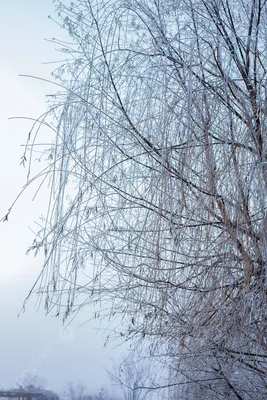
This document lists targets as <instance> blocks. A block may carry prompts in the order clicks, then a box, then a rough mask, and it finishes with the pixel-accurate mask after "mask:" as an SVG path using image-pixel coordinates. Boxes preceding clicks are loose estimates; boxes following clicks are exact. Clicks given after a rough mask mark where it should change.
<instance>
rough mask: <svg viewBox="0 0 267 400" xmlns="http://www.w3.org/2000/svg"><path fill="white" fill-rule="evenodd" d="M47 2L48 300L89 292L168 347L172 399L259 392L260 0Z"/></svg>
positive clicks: (263, 23)
mask: <svg viewBox="0 0 267 400" xmlns="http://www.w3.org/2000/svg"><path fill="white" fill-rule="evenodd" d="M55 3H56V8H57V11H58V15H59V18H60V21H61V23H62V27H63V28H64V29H65V30H67V31H68V32H69V35H70V37H71V39H72V41H71V44H68V45H67V44H66V45H65V46H64V52H65V53H67V55H68V60H67V61H66V62H65V64H64V65H62V66H61V67H60V68H59V69H58V70H57V71H56V72H55V73H54V75H55V77H56V78H57V83H58V85H60V87H61V89H60V92H59V93H57V95H56V99H55V103H54V104H53V105H52V106H51V110H50V111H51V113H53V114H54V117H55V120H56V121H57V127H56V137H55V143H54V146H53V147H52V148H51V149H50V150H49V151H50V164H49V169H48V172H47V177H49V178H50V183H51V197H50V202H49V206H48V212H47V217H46V219H45V220H44V226H43V227H42V229H41V230H40V232H39V233H38V234H37V237H36V239H35V241H34V243H33V245H32V247H31V249H32V250H34V251H35V250H39V249H41V248H43V249H44V253H45V263H44V266H43V272H42V274H41V276H40V280H39V282H40V287H39V288H38V289H37V290H39V291H40V290H41V292H42V293H43V294H44V295H45V307H46V309H47V311H49V312H50V311H53V312H54V313H55V314H56V315H62V316H63V318H64V319H65V318H67V317H68V316H70V315H71V314H73V313H74V314H75V313H77V312H79V311H80V310H81V308H83V307H86V306H87V305H88V304H97V303H98V304H101V312H102V313H106V314H107V315H109V316H110V317H111V318H113V319H114V321H117V320H118V318H119V321H120V323H119V327H118V328H116V329H115V328H114V330H116V333H117V334H118V335H121V336H122V337H123V338H125V339H127V340H128V339H132V340H134V343H136V344H138V343H142V342H144V341H146V343H149V346H150V348H151V353H152V354H157V355H158V356H160V355H161V354H162V356H163V355H164V356H166V354H167V357H168V358H169V359H170V365H171V366H172V368H173V372H172V373H171V376H172V377H173V381H171V382H170V386H172V385H177V386H178V387H179V388H181V389H179V396H180V397H179V398H180V399H182V398H193V397H187V396H189V395H187V394H186V393H191V396H198V397H199V398H201V396H203V398H205V399H208V398H212V399H214V398H218V399H221V398H239V399H262V398H263V396H264V395H266V393H267V386H266V357H267V348H266V346H267V343H266V328H267V324H266V257H267V254H266V251H267V244H266V240H267V238H266V228H267V225H266V224H267V219H266V205H267V204H266V188H267V158H266V154H267V153H266V152H267V138H266V127H267V124H266V116H267V92H266V79H267V76H266V68H267V58H266V57H267V49H266V39H267V30H266V27H267V5H266V1H263V0H179V1H178V0H175V1H174V0H168V1H167V0H162V1H161V0H140V1H137V0H117V1H112V0H110V1H107V0H104V1H97V0H91V1H89V0H88V1H86V0H76V1H75V2H73V3H70V5H64V4H62V3H61V2H60V1H56V2H55ZM100 302H101V303H100ZM104 310H105V311H104ZM101 312H100V315H101ZM96 315H97V316H98V313H96ZM114 325H115V323H114ZM154 387H157V385H156V384H155V385H154ZM182 388H184V389H182ZM182 396H184V397H182Z"/></svg>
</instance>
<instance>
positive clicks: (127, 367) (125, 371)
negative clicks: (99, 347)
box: [108, 357, 150, 400]
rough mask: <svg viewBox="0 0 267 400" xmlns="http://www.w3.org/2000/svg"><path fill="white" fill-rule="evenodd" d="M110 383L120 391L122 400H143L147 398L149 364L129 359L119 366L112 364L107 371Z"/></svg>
mask: <svg viewBox="0 0 267 400" xmlns="http://www.w3.org/2000/svg"><path fill="white" fill-rule="evenodd" d="M108 374H109V377H110V378H111V381H112V382H113V383H114V384H115V385H116V386H118V387H119V388H120V389H121V392H122V394H123V399H124V400H145V399H148V398H149V389H147V390H144V389H145V388H147V387H148V386H149V381H150V369H149V363H147V362H146V363H144V362H143V361H142V360H141V361H140V360H138V359H137V360H136V359H134V358H133V357H129V358H127V359H126V360H124V361H123V362H121V363H120V364H116V363H114V366H113V371H108Z"/></svg>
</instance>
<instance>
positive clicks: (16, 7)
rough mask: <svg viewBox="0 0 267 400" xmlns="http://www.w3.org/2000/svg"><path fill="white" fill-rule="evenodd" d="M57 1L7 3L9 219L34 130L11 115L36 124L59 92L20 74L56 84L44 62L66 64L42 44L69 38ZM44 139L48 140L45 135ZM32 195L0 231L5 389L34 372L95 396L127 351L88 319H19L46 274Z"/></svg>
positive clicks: (4, 167) (1, 205)
mask: <svg viewBox="0 0 267 400" xmlns="http://www.w3.org/2000/svg"><path fill="white" fill-rule="evenodd" d="M53 7H54V6H53V4H52V0H10V1H5V2H4V1H2V2H1V13H0V35H1V57H0V70H1V73H0V84H1V86H0V87H1V100H0V101H1V107H0V132H1V133H0V135H1V147H0V171H1V173H0V188H1V198H0V214H1V217H2V216H3V215H4V214H5V213H6V211H7V209H8V208H9V206H10V204H11V203H12V201H13V200H14V198H15V196H16V195H17V194H18V192H19V191H20V189H21V187H22V186H23V184H24V183H25V181H26V170H25V169H23V168H22V167H20V166H19V162H20V157H21V155H22V147H20V145H21V144H23V143H25V142H26V138H27V134H28V131H29V127H30V125H29V123H27V122H25V121H23V120H11V121H8V118H9V117H12V116H29V117H37V116H38V115H40V114H41V113H42V112H44V111H45V110H46V104H45V97H44V96H45V94H47V93H51V92H53V90H54V89H53V87H52V86H51V85H49V84H47V83H43V82H41V81H35V80H30V79H26V78H22V77H19V76H18V75H19V74H30V75H37V76H40V77H44V78H49V77H50V72H51V70H52V69H53V68H54V65H44V64H42V62H47V61H54V60H58V59H60V57H62V55H60V54H58V53H56V52H55V50H54V48H55V47H56V46H55V45H53V44H51V43H48V42H46V41H44V38H48V39H50V38H52V37H58V38H64V37H65V38H66V36H64V32H63V31H61V30H60V29H59V28H58V27H57V26H56V25H55V24H54V23H53V22H52V21H51V20H50V19H48V18H47V16H48V15H49V14H53ZM44 134H45V133H44ZM32 195H33V191H31V190H30V191H28V192H26V193H25V194H24V195H23V196H22V197H21V199H20V201H19V202H18V203H17V205H16V207H15V208H14V210H13V212H12V214H11V216H10V219H9V222H8V223H4V224H3V223H2V224H1V225H0V248H1V263H0V321H1V333H0V354H1V364H0V387H4V388H6V389H8V388H10V387H12V386H13V387H14V386H15V384H16V381H17V380H18V378H19V376H21V375H22V374H23V373H25V372H26V371H29V372H32V373H33V375H38V376H41V377H43V378H45V380H46V381H47V387H48V388H51V389H56V390H58V389H59V390H60V389H62V388H63V386H64V385H65V383H66V382H67V381H68V380H82V381H84V383H85V384H86V385H87V386H88V387H89V388H91V389H92V390H97V389H99V388H100V387H101V386H102V385H103V384H108V379H107V377H106V374H105V372H104V370H103V368H102V367H103V366H107V367H109V366H110V361H109V360H110V357H118V358H119V352H121V351H122V350H121V349H119V350H118V349H117V350H112V349H111V348H109V349H108V350H106V349H105V348H104V346H103V345H104V339H103V337H102V335H101V333H100V334H98V335H97V334H96V330H95V329H94V327H95V324H94V323H90V324H88V325H86V326H84V327H82V328H77V325H78V324H79V322H81V321H82V320H83V319H84V318H86V317H87V316H88V315H89V314H90V312H91V311H90V310H88V312H87V315H85V314H84V315H81V316H80V320H79V321H77V322H76V323H74V324H73V325H72V326H71V330H70V331H69V332H67V333H66V334H65V333H62V331H61V323H60V321H58V320H51V319H50V318H49V317H45V316H44V313H43V311H42V310H40V311H39V312H37V311H36V310H34V308H33V307H32V306H29V307H28V309H27V310H26V313H25V314H23V315H21V316H20V318H17V313H18V312H19V310H20V308H21V305H22V301H23V299H24V297H25V296H26V295H27V291H28V290H29V288H30V286H31V284H32V283H33V281H34V278H35V277H36V276H37V274H38V271H39V269H40V259H38V258H36V259H35V258H33V257H32V256H25V252H26V250H27V247H28V246H29V245H30V244H31V241H32V239H33V234H32V233H31V231H30V229H29V227H32V228H34V221H35V220H37V218H38V216H39V215H40V214H41V213H42V212H44V211H45V208H44V203H45V202H44V200H43V199H42V197H38V198H37V200H36V201H35V202H32V201H31V197H32Z"/></svg>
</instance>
